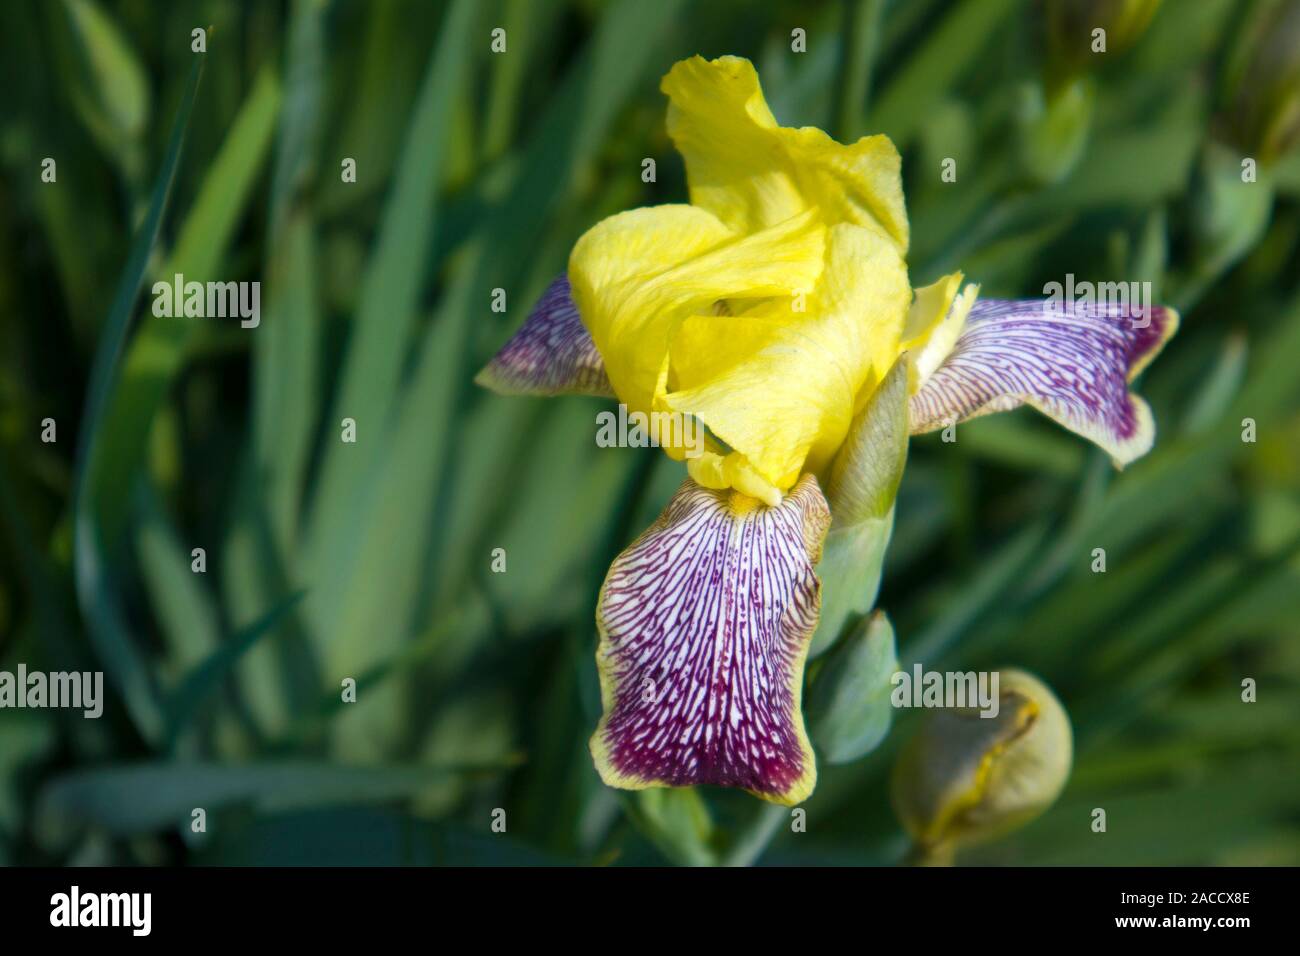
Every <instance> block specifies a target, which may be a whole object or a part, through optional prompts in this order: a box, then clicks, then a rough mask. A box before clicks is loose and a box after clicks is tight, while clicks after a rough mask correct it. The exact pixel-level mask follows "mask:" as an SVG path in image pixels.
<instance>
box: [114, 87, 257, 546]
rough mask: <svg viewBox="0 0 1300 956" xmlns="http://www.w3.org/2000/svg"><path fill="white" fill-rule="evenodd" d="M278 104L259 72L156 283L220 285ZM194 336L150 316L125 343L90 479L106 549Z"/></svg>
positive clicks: (185, 323) (185, 326)
mask: <svg viewBox="0 0 1300 956" xmlns="http://www.w3.org/2000/svg"><path fill="white" fill-rule="evenodd" d="M279 104H280V89H279V83H278V81H277V80H276V78H275V74H274V73H272V72H271V71H270V70H265V71H263V73H262V74H261V75H260V77H259V78H258V81H257V83H256V84H255V85H254V87H253V89H252V91H251V92H250V93H249V95H248V98H247V100H245V102H244V106H243V108H242V109H241V110H240V112H239V115H238V117H236V119H235V123H234V125H233V126H232V127H231V130H230V133H229V135H228V136H227V137H226V139H225V142H224V143H223V144H222V147H221V151H220V153H218V155H217V158H216V160H215V161H214V162H213V163H212V166H211V167H210V168H209V169H208V172H207V175H206V176H205V177H204V179H203V185H202V188H201V189H200V190H199V194H198V198H197V199H196V200H195V203H194V205H193V207H192V208H191V209H190V211H189V213H188V215H187V216H186V217H185V221H184V224H183V225H182V227H181V231H180V238H179V239H178V240H177V242H176V247H175V248H174V249H173V251H172V254H171V256H170V257H169V259H168V261H167V263H166V265H165V266H164V267H163V268H162V269H160V270H159V273H158V276H157V278H161V279H171V278H172V277H173V276H174V275H175V274H176V273H181V274H183V275H184V276H185V279H186V281H191V280H193V281H198V282H207V281H209V280H213V279H217V278H219V276H218V275H217V270H218V269H219V268H220V267H221V263H222V260H223V258H224V257H225V255H226V251H227V249H228V247H229V244H230V242H231V241H232V239H233V238H234V232H235V226H236V225H237V224H238V222H239V218H240V215H241V213H242V212H243V210H244V208H245V206H246V204H247V200H248V198H249V196H250V195H251V194H252V190H253V186H254V185H255V183H256V179H257V171H258V169H259V168H260V166H261V163H262V159H263V157H264V156H265V155H266V151H267V147H268V146H269V144H270V141H271V135H272V133H273V132H274V130H275V118H276V115H277V113H278V111H279ZM200 328H201V324H200V323H199V322H196V321H195V320H194V319H193V318H185V317H183V316H181V317H165V316H155V315H153V314H152V313H150V314H149V315H147V316H146V317H145V319H144V320H143V322H142V323H141V325H140V328H139V330H138V332H137V333H136V335H135V338H134V339H133V340H132V342H131V348H130V351H129V352H128V353H127V355H126V358H125V360H124V363H123V366H122V371H121V380H120V382H119V383H118V385H117V388H116V389H115V390H114V391H113V393H112V395H111V404H110V406H109V410H108V413H107V414H108V418H107V421H106V422H105V425H104V427H105V429H106V431H107V433H108V434H111V435H112V436H113V441H112V444H111V446H109V447H107V448H106V449H105V455H104V460H103V462H102V468H103V471H102V472H101V473H99V474H98V475H97V477H96V480H97V482H98V484H99V487H100V488H101V489H102V494H101V496H100V498H99V501H98V503H97V505H98V511H97V515H98V518H99V520H100V522H101V524H102V527H103V529H104V540H105V541H106V542H109V543H111V542H113V541H115V540H116V538H117V537H118V535H119V534H120V532H121V530H122V529H123V527H124V526H125V523H126V520H127V518H128V516H129V515H130V513H131V512H130V508H129V507H128V503H129V493H130V489H131V485H132V480H133V478H134V476H135V473H136V471H137V470H138V469H139V468H140V465H141V462H142V460H143V457H144V450H145V447H146V443H147V441H148V437H149V431H150V427H151V425H152V423H153V420H154V416H155V415H156V413H157V411H158V408H159V406H160V405H161V404H162V402H163V400H164V399H165V398H166V396H167V392H168V390H169V389H170V388H171V385H172V383H173V381H174V380H175V377H176V375H177V374H178V373H179V371H180V368H181V366H182V364H183V363H184V360H185V356H186V350H187V348H188V347H189V344H190V341H191V339H192V338H193V337H194V336H195V335H196V334H197V332H198V330H199V329H200Z"/></svg>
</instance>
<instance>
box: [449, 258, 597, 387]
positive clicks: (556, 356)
mask: <svg viewBox="0 0 1300 956" xmlns="http://www.w3.org/2000/svg"><path fill="white" fill-rule="evenodd" d="M474 381H476V382H477V383H478V384H480V385H483V386H485V387H487V388H490V389H492V390H493V391H494V392H499V393H501V394H503V395H597V396H600V397H602V398H613V397H614V390H613V388H611V387H610V384H609V377H608V376H607V375H606V374H605V363H604V362H603V361H602V360H601V357H600V353H599V352H598V351H597V350H596V343H595V342H593V341H592V340H591V334H590V333H589V332H588V331H587V327H586V326H584V325H583V324H582V319H581V318H580V317H579V316H578V308H577V306H575V305H574V304H573V297H572V295H571V294H570V292H569V277H568V276H567V275H561V276H560V277H559V278H557V279H556V280H555V281H554V282H552V283H551V284H550V285H549V286H548V287H547V289H546V292H545V293H543V295H542V297H541V298H540V299H539V300H538V301H537V305H535V306H534V307H533V311H532V312H530V313H529V315H528V318H527V320H526V321H525V322H524V324H523V325H522V326H520V328H519V331H517V332H516V333H515V334H514V335H513V336H511V337H510V341H508V342H507V343H506V344H505V345H503V346H502V347H501V351H499V352H497V354H496V355H495V356H493V358H492V361H490V362H489V363H488V364H487V366H486V367H485V368H484V369H483V371H481V372H479V373H478V375H477V376H476V377H475V379H474Z"/></svg>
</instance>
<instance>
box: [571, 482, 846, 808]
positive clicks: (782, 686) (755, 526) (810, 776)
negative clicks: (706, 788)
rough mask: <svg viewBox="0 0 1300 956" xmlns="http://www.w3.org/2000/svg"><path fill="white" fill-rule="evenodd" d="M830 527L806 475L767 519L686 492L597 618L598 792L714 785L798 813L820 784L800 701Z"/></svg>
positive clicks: (617, 572) (624, 557) (717, 498)
mask: <svg viewBox="0 0 1300 956" xmlns="http://www.w3.org/2000/svg"><path fill="white" fill-rule="evenodd" d="M829 525H830V510H829V508H828V507H827V504H826V500H825V498H823V497H822V493H821V490H820V489H819V488H818V487H817V481H816V479H815V478H813V477H812V476H811V475H805V476H804V477H803V478H801V479H800V480H799V482H798V484H796V485H795V486H794V488H793V489H791V491H790V492H789V493H788V494H787V495H786V497H785V498H784V499H783V500H782V502H781V504H779V505H777V506H775V507H767V506H765V505H763V504H761V503H759V502H758V501H756V500H755V499H753V498H747V497H746V496H744V495H740V494H738V493H735V492H732V491H713V490H709V489H706V488H702V487H700V486H699V485H697V484H695V483H694V482H693V481H691V480H689V479H688V480H687V481H686V482H685V483H683V484H682V486H681V487H680V488H679V489H678V491H677V494H676V495H674V497H673V499H672V501H670V502H669V504H668V507H667V508H665V509H664V512H663V514H661V515H660V516H659V519H658V520H657V521H656V522H655V523H654V524H653V525H652V526H651V527H650V528H649V529H647V530H646V532H645V533H644V534H642V535H641V537H639V538H638V539H637V540H636V541H635V542H634V543H633V544H632V545H631V546H630V547H629V548H628V549H627V550H626V551H624V552H623V553H622V554H621V555H619V556H618V558H617V559H616V560H615V561H614V564H613V566H612V567H611V568H610V570H609V574H608V576H607V577H606V578H605V583H604V586H603V587H602V588H601V592H600V601H599V604H598V605H597V610H596V623H597V627H598V629H599V632H600V645H599V647H598V648H597V650H596V664H597V667H598V668H599V670H600V684H601V700H602V702H603V704H604V715H603V716H602V717H601V719H600V724H599V726H598V727H597V728H596V732H595V734H593V735H592V738H591V753H592V757H593V759H594V760H595V763H596V769H597V770H598V772H599V773H600V776H601V779H602V780H604V781H605V783H606V784H608V785H610V786H613V787H620V788H624V789H632V790H640V789H643V788H646V787H655V786H674V787H676V786H690V785H693V784H716V785H719V786H727V787H740V788H742V789H744V790H747V791H749V792H750V793H752V794H754V795H755V796H758V797H762V798H764V799H766V800H770V801H773V802H776V803H783V804H788V805H791V804H795V803H798V802H800V801H801V800H803V799H804V798H806V797H807V796H808V794H810V793H811V792H812V789H813V786H814V784H815V783H816V779H817V770H816V766H815V763H814V760H813V752H812V748H811V746H810V744H809V742H808V735H807V733H806V731H805V729H804V722H803V714H802V712H801V709H800V700H801V697H802V689H803V671H804V661H805V659H806V658H807V654H808V646H809V643H810V641H811V639H812V635H813V630H814V629H815V627H816V625H817V615H818V610H819V607H820V586H819V583H818V580H817V576H816V575H815V574H814V573H813V567H814V566H815V565H816V564H817V561H818V559H819V557H820V554H821V545H822V540H823V539H824V537H825V535H826V530H827V528H828V527H829Z"/></svg>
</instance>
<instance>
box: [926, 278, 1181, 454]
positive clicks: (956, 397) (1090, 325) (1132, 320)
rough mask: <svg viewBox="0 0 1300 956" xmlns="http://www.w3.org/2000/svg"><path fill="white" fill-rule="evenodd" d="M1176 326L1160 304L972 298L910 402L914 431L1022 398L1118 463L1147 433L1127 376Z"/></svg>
mask: <svg viewBox="0 0 1300 956" xmlns="http://www.w3.org/2000/svg"><path fill="white" fill-rule="evenodd" d="M1177 327H1178V313H1176V312H1175V311H1174V310H1173V309H1169V308H1165V307H1163V306H1154V307H1151V308H1140V309H1139V308H1129V307H1126V306H1116V305H1100V306H1099V305H1088V304H1082V303H1066V304H1064V305H1061V306H1057V307H1052V306H1050V305H1048V304H1046V303H1045V302H1043V301H1042V300H1022V301H1009V300H999V299H983V300H980V301H978V302H976V303H975V305H974V307H973V308H972V309H971V311H970V315H969V317H968V318H967V320H966V325H965V328H964V329H963V330H962V333H961V335H960V336H959V337H958V339H957V342H956V344H955V345H954V347H953V349H952V351H951V352H950V353H949V354H948V356H947V358H945V359H944V361H943V362H942V364H940V365H939V367H938V369H936V370H935V372H934V373H933V375H931V376H930V378H929V379H928V380H926V381H925V382H924V383H923V384H922V386H921V388H920V389H919V390H918V391H917V393H916V394H915V395H913V396H912V398H911V401H910V402H909V406H908V412H909V417H910V419H911V430H912V432H913V434H919V433H921V432H926V431H933V430H934V429H937V428H944V427H946V426H948V425H951V424H955V423H956V422H959V421H963V420H964V419H967V418H972V417H974V416H976V415H983V414H987V413H989V412H1000V411H1008V410H1009V409H1012V408H1015V407H1017V406H1019V405H1022V404H1028V405H1032V406H1033V407H1035V408H1037V409H1038V410H1039V411H1041V412H1043V413H1044V414H1046V415H1048V416H1049V417H1050V418H1052V419H1053V420H1055V421H1056V422H1058V423H1059V424H1061V425H1063V426H1064V427H1065V428H1068V429H1069V430H1070V431H1072V432H1075V433H1077V434H1079V435H1082V436H1083V437H1085V438H1088V439H1090V440H1091V441H1093V442H1096V444H1097V445H1099V446H1100V447H1101V448H1103V449H1104V450H1105V451H1107V452H1108V453H1109V454H1110V455H1111V457H1112V458H1113V459H1114V460H1115V463H1116V464H1117V465H1120V466H1123V465H1125V464H1127V463H1128V462H1130V461H1133V460H1134V459H1135V458H1139V457H1141V456H1142V455H1144V454H1145V453H1146V452H1147V451H1148V450H1150V448H1151V444H1152V442H1153V440H1154V438H1155V425H1154V423H1153V421H1152V418H1151V410H1150V409H1149V408H1148V407H1147V404H1146V402H1144V401H1143V400H1142V399H1141V398H1139V397H1138V396H1136V395H1134V394H1132V393H1131V392H1130V391H1129V389H1128V386H1129V382H1131V381H1132V380H1133V378H1134V376H1136V375H1137V374H1138V373H1139V372H1140V371H1142V369H1143V368H1145V367H1146V364H1147V363H1148V362H1150V361H1151V359H1152V358H1154V357H1155V355H1156V353H1158V352H1159V351H1160V348H1161V346H1163V345H1164V343H1165V342H1166V341H1167V340H1168V339H1169V337H1170V336H1171V335H1173V333H1174V331H1175V330H1176V329H1177Z"/></svg>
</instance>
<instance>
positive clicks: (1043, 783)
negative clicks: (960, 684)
mask: <svg viewBox="0 0 1300 956" xmlns="http://www.w3.org/2000/svg"><path fill="white" fill-rule="evenodd" d="M998 676H999V687H998V704H999V705H998V710H997V713H996V716H991V717H981V716H980V714H981V711H980V709H979V708H975V707H970V708H950V709H945V710H936V711H932V712H931V713H929V714H928V715H927V717H926V719H925V720H924V723H923V725H922V726H921V728H920V729H919V730H918V731H917V733H916V734H915V736H913V737H912V739H911V740H909V741H908V743H907V744H906V745H905V746H904V748H903V751H902V753H901V754H900V756H899V758H898V762H897V763H896V764H895V765H894V773H893V780H892V787H891V790H892V794H891V795H892V798H893V803H894V811H895V812H896V813H897V814H898V818H899V820H900V821H901V822H902V824H903V826H904V828H905V829H906V830H907V832H908V833H909V834H910V835H911V837H912V839H913V840H914V841H915V843H916V845H917V847H918V849H919V850H920V851H921V854H922V856H923V857H942V856H944V855H945V854H948V853H950V852H951V850H952V849H953V848H955V847H957V846H961V845H966V844H970V843H980V842H984V841H986V840H991V839H994V838H996V837H998V836H1001V835H1003V834H1006V833H1009V832H1010V831H1012V830H1015V829H1018V828H1019V827H1021V826H1023V825H1025V824H1026V823H1028V822H1029V821H1030V820H1032V819H1034V818H1035V817H1037V816H1038V815H1039V814H1040V813H1042V812H1043V811H1044V810H1046V809H1047V808H1048V807H1049V806H1050V805H1051V804H1052V803H1053V802H1054V801H1055V800H1056V798H1057V796H1058V795H1060V792H1061V790H1062V788H1063V787H1064V786H1065V781H1066V779H1067V778H1068V777H1069V775H1070V763H1071V760H1072V754H1073V737H1072V734H1071V731H1070V719H1069V717H1068V716H1067V715H1066V713H1065V708H1063V707H1062V706H1061V703H1060V701H1058V700H1057V699H1056V696H1055V695H1054V694H1053V693H1052V692H1051V690H1049V689H1048V687H1047V685H1046V684H1044V683H1043V682H1042V681H1040V680H1038V678H1036V677H1033V676H1031V675H1029V674H1027V673H1025V672H1024V671H1021V670H1004V671H1001V672H999V675H998Z"/></svg>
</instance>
